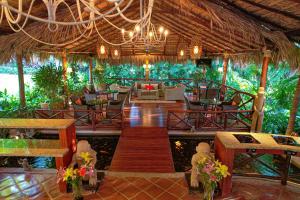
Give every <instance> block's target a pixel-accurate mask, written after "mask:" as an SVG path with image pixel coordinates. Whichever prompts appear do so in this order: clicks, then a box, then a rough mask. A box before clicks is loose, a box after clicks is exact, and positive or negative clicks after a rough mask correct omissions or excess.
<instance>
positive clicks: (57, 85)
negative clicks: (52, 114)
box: [32, 63, 63, 100]
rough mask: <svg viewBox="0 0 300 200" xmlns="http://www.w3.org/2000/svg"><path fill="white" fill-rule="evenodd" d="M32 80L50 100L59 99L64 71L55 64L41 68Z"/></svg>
mask: <svg viewBox="0 0 300 200" xmlns="http://www.w3.org/2000/svg"><path fill="white" fill-rule="evenodd" d="M32 80H33V81H34V82H35V85H36V87H37V88H39V90H40V92H41V93H42V94H44V95H45V96H47V98H48V99H49V100H51V99H57V97H58V94H59V92H61V91H62V87H63V82H62V69H61V67H58V68H57V67H56V66H55V65H54V64H53V63H49V64H47V65H43V66H41V67H40V68H39V69H38V70H37V71H36V72H35V73H34V75H33V77H32Z"/></svg>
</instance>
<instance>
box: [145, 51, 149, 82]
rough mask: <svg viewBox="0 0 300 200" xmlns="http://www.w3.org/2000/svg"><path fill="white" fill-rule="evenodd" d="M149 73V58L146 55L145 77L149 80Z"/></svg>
mask: <svg viewBox="0 0 300 200" xmlns="http://www.w3.org/2000/svg"><path fill="white" fill-rule="evenodd" d="M149 73H150V71H149V59H148V56H146V67H145V78H146V80H147V81H148V80H149Z"/></svg>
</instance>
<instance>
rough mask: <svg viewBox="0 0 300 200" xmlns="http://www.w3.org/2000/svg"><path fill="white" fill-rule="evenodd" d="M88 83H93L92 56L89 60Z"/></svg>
mask: <svg viewBox="0 0 300 200" xmlns="http://www.w3.org/2000/svg"><path fill="white" fill-rule="evenodd" d="M89 84H90V85H93V57H90V60H89Z"/></svg>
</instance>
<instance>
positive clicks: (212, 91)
mask: <svg viewBox="0 0 300 200" xmlns="http://www.w3.org/2000/svg"><path fill="white" fill-rule="evenodd" d="M214 98H216V99H217V100H219V98H220V89H219V88H208V89H207V90H206V99H214Z"/></svg>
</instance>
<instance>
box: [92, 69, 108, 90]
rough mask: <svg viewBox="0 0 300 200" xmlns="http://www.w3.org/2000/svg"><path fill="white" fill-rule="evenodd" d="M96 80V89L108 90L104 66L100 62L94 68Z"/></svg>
mask: <svg viewBox="0 0 300 200" xmlns="http://www.w3.org/2000/svg"><path fill="white" fill-rule="evenodd" d="M94 81H95V84H96V88H95V89H96V90H106V83H105V78H104V67H103V66H101V65H100V64H98V65H97V66H96V67H95V69H94Z"/></svg>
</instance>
